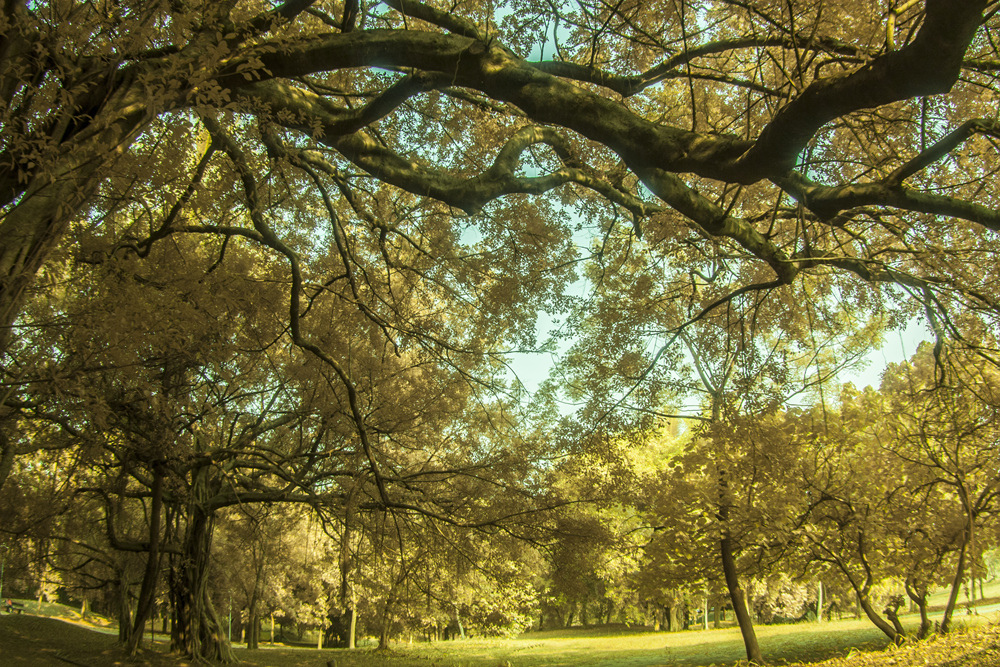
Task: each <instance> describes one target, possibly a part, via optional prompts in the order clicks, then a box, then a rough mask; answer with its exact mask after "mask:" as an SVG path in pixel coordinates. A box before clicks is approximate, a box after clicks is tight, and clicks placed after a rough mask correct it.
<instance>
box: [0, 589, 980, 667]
mask: <svg viewBox="0 0 1000 667" xmlns="http://www.w3.org/2000/svg"><path fill="white" fill-rule="evenodd" d="M29 604H31V605H33V604H34V603H29ZM26 606H27V605H26ZM60 607H61V605H51V606H43V608H42V609H41V612H42V614H51V616H52V617H45V616H36V615H33V614H32V612H34V611H35V609H32V607H30V606H28V607H27V609H26V613H25V614H22V615H8V614H0V665H4V666H5V667H6V666H7V665H11V666H13V667H35V666H36V665H37V666H43V665H66V664H76V665H86V666H90V667H100V666H102V665H108V666H111V665H123V666H124V665H145V666H148V667H175V666H181V665H185V664H187V663H186V662H185V661H183V660H180V659H178V658H176V657H174V656H170V655H167V654H166V653H165V651H166V646H165V645H164V644H159V643H158V644H157V645H155V646H154V647H153V648H152V649H147V650H146V651H144V652H143V654H142V656H140V659H139V660H137V661H134V662H129V661H126V659H125V657H124V654H123V653H122V652H121V650H120V649H118V648H117V647H115V645H114V640H115V636H114V635H113V634H107V632H108V629H105V630H104V632H95V631H94V630H93V629H92V628H90V627H89V626H86V625H83V624H80V623H79V621H78V619H79V612H78V611H76V610H72V609H70V608H66V607H63V608H60ZM993 616H994V617H992V618H991V617H985V616H979V617H964V616H960V617H958V619H957V620H958V621H959V623H960V624H961V623H966V622H969V623H982V622H984V621H993V622H996V621H997V620H998V619H997V618H995V616H996V615H995V614H994V615H993ZM74 617H75V618H74ZM74 620H76V622H74ZM757 633H758V637H759V638H760V643H761V648H762V649H763V651H764V655H765V657H766V658H767V660H768V661H769V662H770V663H771V664H785V663H790V662H812V661H820V660H826V659H829V658H835V657H837V656H843V655H846V654H848V653H851V652H855V653H856V652H857V650H862V651H881V650H882V649H884V648H885V647H886V642H885V640H884V638H883V637H882V635H881V633H880V632H879V631H878V630H876V629H875V628H874V627H873V626H872V625H871V624H870V623H869V622H868V621H867V620H860V621H858V620H853V619H852V620H843V621H833V622H825V623H822V624H816V623H810V624H798V625H781V626H760V627H758V628H757ZM958 639H959V640H961V638H958ZM236 654H237V656H238V657H239V659H240V660H242V661H243V662H244V664H247V665H252V666H256V667H324V666H325V665H326V664H327V662H328V661H330V662H331V663H332V664H334V665H336V667H361V666H364V665H386V666H388V667H562V666H565V667H570V666H581V667H588V666H592V667H597V666H602V667H645V666H654V665H656V666H664V667H666V666H671V665H676V666H678V667H680V666H686V665H691V666H694V665H700V666H708V665H717V666H721V665H735V664H737V663H739V661H740V659H741V658H742V657H743V656H744V653H743V643H742V640H741V639H740V635H739V631H738V630H737V629H736V628H723V629H718V630H695V631H687V632H677V633H667V632H648V631H641V630H623V629H618V630H608V629H603V628H588V629H574V630H568V631H565V630H564V631H552V632H536V633H529V634H527V635H524V636H522V637H519V638H516V639H469V640H465V641H449V642H437V643H434V644H424V643H416V644H412V645H408V644H395V645H393V647H392V648H391V649H390V650H389V651H385V652H376V651H374V650H371V649H357V650H354V651H348V650H344V649H324V650H321V651H319V650H316V649H314V648H290V647H283V646H276V647H267V646H265V648H262V649H260V650H258V651H248V650H246V649H237V650H236ZM990 655H991V656H992V655H993V654H992V653H991V654H990ZM886 657H889V656H888V654H887V656H886ZM990 660H992V657H991V658H990ZM866 664H868V663H867V662H866ZM880 664H881V663H880ZM893 664H898V665H906V664H911V662H908V661H904V662H895V663H893ZM912 664H932V665H933V664H939V663H937V662H929V663H924V662H923V660H921V661H920V662H917V663H912ZM941 664H944V663H941ZM952 664H954V665H965V664H967V663H965V662H957V663H952ZM969 664H972V663H969ZM974 664H983V665H994V664H995V665H1000V646H998V650H997V652H996V662H992V661H991V662H982V663H979V662H977V663H974Z"/></svg>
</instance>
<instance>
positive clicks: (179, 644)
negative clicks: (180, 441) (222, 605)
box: [171, 466, 236, 662]
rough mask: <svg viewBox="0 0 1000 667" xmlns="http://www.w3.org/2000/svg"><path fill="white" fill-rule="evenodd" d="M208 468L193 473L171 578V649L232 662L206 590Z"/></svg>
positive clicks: (209, 515) (210, 521)
mask: <svg viewBox="0 0 1000 667" xmlns="http://www.w3.org/2000/svg"><path fill="white" fill-rule="evenodd" d="M208 475H209V467H208V466H202V467H200V468H198V469H196V470H195V471H194V473H193V480H192V484H191V491H190V492H191V500H190V502H189V506H188V526H187V532H186V534H185V538H184V553H183V555H182V557H181V559H180V566H179V572H178V575H177V576H176V577H174V579H173V584H174V586H175V590H174V591H173V599H174V604H175V607H176V610H175V613H176V618H177V621H176V623H175V624H174V630H173V632H172V636H171V645H172V649H173V650H175V651H178V652H180V653H181V654H183V655H186V656H188V657H190V658H193V659H195V660H208V661H218V662H234V661H235V660H236V657H235V656H234V655H233V651H232V647H231V646H230V644H229V642H228V641H227V640H226V633H225V630H224V628H223V627H222V622H221V621H220V620H219V616H218V614H217V613H216V611H215V607H214V605H213V604H212V598H211V595H210V594H209V590H208V568H209V559H210V557H211V551H212V535H213V532H214V516H213V511H211V510H209V509H206V501H207V498H208Z"/></svg>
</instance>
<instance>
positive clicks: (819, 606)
mask: <svg viewBox="0 0 1000 667" xmlns="http://www.w3.org/2000/svg"><path fill="white" fill-rule="evenodd" d="M816 622H817V623H822V622H823V582H822V581H821V582H819V583H818V584H816Z"/></svg>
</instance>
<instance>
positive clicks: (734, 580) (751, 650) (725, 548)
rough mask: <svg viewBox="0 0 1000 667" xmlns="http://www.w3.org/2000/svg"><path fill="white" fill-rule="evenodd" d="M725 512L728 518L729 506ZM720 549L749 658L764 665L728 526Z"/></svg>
mask: <svg viewBox="0 0 1000 667" xmlns="http://www.w3.org/2000/svg"><path fill="white" fill-rule="evenodd" d="M723 512H724V514H725V515H726V517H727V518H728V514H729V510H728V508H727V507H725V506H724V507H723V508H722V509H720V513H723ZM719 551H720V552H721V554H722V573H723V574H724V575H725V577H726V589H727V590H728V591H729V600H730V601H731V602H732V603H733V612H734V613H735V614H736V622H737V623H738V624H739V626H740V634H741V635H743V646H744V647H745V648H746V651H747V660H749V661H750V662H752V663H757V664H758V665H762V664H764V657H763V655H762V654H761V652H760V644H758V643H757V633H756V632H755V631H754V627H753V621H752V620H751V619H750V612H749V611H748V610H747V606H746V601H745V599H744V597H743V591H742V590H741V589H740V583H739V574H738V573H737V571H736V559H735V558H734V557H733V544H732V537H731V536H730V535H729V530H728V529H726V528H723V533H722V539H721V540H720V541H719Z"/></svg>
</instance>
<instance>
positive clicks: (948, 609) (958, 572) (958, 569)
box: [941, 533, 969, 634]
mask: <svg viewBox="0 0 1000 667" xmlns="http://www.w3.org/2000/svg"><path fill="white" fill-rule="evenodd" d="M966 536H968V533H966ZM968 545H969V541H968V538H967V537H966V539H965V540H964V541H963V543H962V547H961V549H959V550H958V564H957V565H956V566H955V578H954V579H953V580H952V582H951V594H950V595H949V596H948V604H947V605H946V606H945V608H944V616H943V617H942V619H941V634H946V633H947V632H948V631H949V630H950V629H951V615H952V612H954V611H955V604H956V603H957V602H958V591H959V590H960V589H961V588H962V579H963V578H964V572H965V552H966V548H967V547H968Z"/></svg>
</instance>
